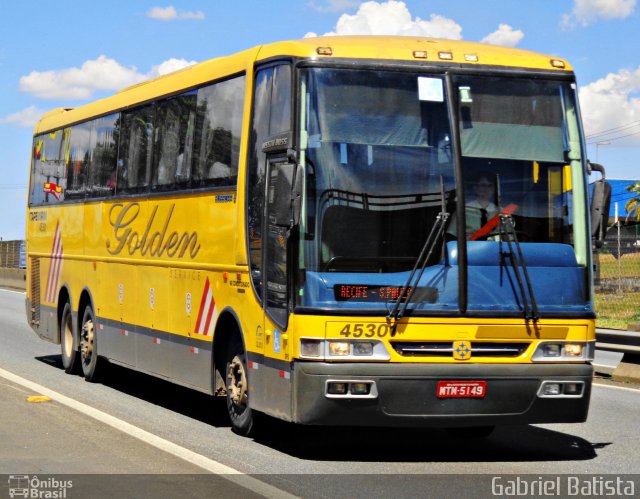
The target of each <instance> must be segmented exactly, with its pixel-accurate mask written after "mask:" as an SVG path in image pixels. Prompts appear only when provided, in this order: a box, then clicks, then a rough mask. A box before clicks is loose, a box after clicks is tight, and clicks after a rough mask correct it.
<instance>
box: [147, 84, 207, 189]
mask: <svg viewBox="0 0 640 499" xmlns="http://www.w3.org/2000/svg"><path fill="white" fill-rule="evenodd" d="M195 112H196V94H195V92H193V93H189V94H185V95H180V96H178V97H174V98H171V99H167V100H164V101H161V102H159V103H158V104H157V105H156V114H155V119H154V134H153V135H154V156H153V158H154V159H153V164H154V168H153V181H152V184H151V186H152V187H153V188H154V189H157V190H163V191H164V190H171V189H173V188H174V187H178V186H179V185H184V184H186V183H187V182H188V181H189V178H190V174H191V152H192V150H193V133H194V124H195Z"/></svg>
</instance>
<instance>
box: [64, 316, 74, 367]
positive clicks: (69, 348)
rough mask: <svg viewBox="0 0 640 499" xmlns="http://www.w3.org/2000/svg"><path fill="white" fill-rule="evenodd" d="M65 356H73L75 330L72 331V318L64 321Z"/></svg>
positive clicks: (68, 317)
mask: <svg viewBox="0 0 640 499" xmlns="http://www.w3.org/2000/svg"><path fill="white" fill-rule="evenodd" d="M63 334H64V354H65V356H66V357H67V358H70V357H71V356H72V355H73V330H72V329H71V317H70V316H69V315H68V316H67V317H65V320H64V333H63Z"/></svg>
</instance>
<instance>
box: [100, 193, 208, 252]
mask: <svg viewBox="0 0 640 499" xmlns="http://www.w3.org/2000/svg"><path fill="white" fill-rule="evenodd" d="M175 207H176V205H175V204H172V205H171V206H170V208H169V211H168V212H167V214H166V216H165V217H164V222H163V223H162V229H161V230H155V231H154V230H153V229H154V225H155V224H154V222H155V219H156V215H157V214H158V205H156V206H154V207H153V210H152V211H151V216H150V217H149V219H148V220H147V223H146V226H145V229H144V232H143V234H142V236H141V235H140V234H139V233H138V232H137V231H135V230H134V229H133V227H132V226H133V224H134V222H136V220H137V219H138V215H140V204H139V203H129V204H127V205H124V204H122V203H116V204H114V205H113V206H112V207H111V210H110V211H109V224H110V225H111V227H112V228H113V243H112V240H111V239H107V241H106V246H107V251H108V252H109V253H111V254H112V255H119V254H120V253H122V251H123V250H124V249H125V248H126V249H127V250H128V253H129V255H131V256H134V255H135V254H136V253H139V254H140V255H141V256H146V255H147V254H149V256H155V257H161V256H162V255H163V254H164V253H165V252H166V253H167V256H168V257H173V256H176V255H177V256H178V258H183V257H184V256H185V254H188V256H189V257H190V258H191V259H193V258H195V257H196V255H197V254H198V252H199V251H200V244H198V233H197V232H195V231H194V232H191V233H189V232H186V231H185V232H183V233H182V234H181V233H179V232H178V231H171V232H169V227H170V225H171V218H172V217H173V211H174V210H175Z"/></svg>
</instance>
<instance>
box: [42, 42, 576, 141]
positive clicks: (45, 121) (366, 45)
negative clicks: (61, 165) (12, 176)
mask: <svg viewBox="0 0 640 499" xmlns="http://www.w3.org/2000/svg"><path fill="white" fill-rule="evenodd" d="M283 56H284V57H286V56H290V57H300V58H310V59H372V60H391V61H414V62H420V61H424V62H425V63H434V62H435V63H448V64H456V65H458V64H460V65H467V66H473V65H482V66H485V67H486V66H497V67H505V68H506V67H512V68H526V69H533V70H556V71H560V72H567V71H571V70H572V68H571V66H570V65H569V63H568V62H567V61H566V60H564V59H561V58H557V57H554V56H550V55H544V54H540V53H537V52H531V51H527V50H521V49H515V48H508V47H501V46H497V45H487V44H482V43H474V42H465V41H459V40H446V39H437V38H421V37H414V36H330V37H313V38H305V39H302V40H291V41H282V42H275V43H269V44H266V45H261V46H258V47H254V48H252V49H249V50H245V51H242V52H238V53H236V54H233V55H230V56H225V57H218V58H215V59H210V60H207V61H204V62H201V63H199V64H195V65H193V66H188V67H186V68H184V69H182V70H179V71H176V72H173V73H170V74H167V75H163V76H160V77H158V78H154V79H152V80H148V81H145V82H142V83H138V84H136V85H133V86H131V87H128V88H125V89H124V90H121V91H119V92H117V93H116V94H114V95H112V96H109V97H106V98H104V99H100V100H97V101H95V102H92V103H90V104H86V105H84V106H81V107H78V108H75V109H71V108H57V109H53V110H51V111H48V112H46V113H45V114H44V115H43V116H42V118H41V119H40V121H39V122H38V123H37V124H36V127H35V130H34V134H36V135H37V134H39V133H43V132H46V131H50V130H55V129H59V128H61V127H65V126H68V125H70V124H74V123H79V122H82V121H84V120H88V119H91V118H94V117H96V116H101V115H106V114H110V113H112V112H117V111H120V110H122V109H127V108H129V107H132V106H136V105H139V104H141V103H144V102H147V101H151V100H153V99H156V98H158V97H162V96H164V95H171V94H174V93H177V92H180V91H182V90H184V89H188V88H194V87H197V86H200V85H202V84H205V83H207V82H209V81H213V80H216V79H219V78H224V77H226V76H230V75H234V74H238V73H241V72H243V71H245V70H246V69H247V67H250V66H251V65H253V63H254V62H256V61H261V60H267V59H271V58H276V57H283Z"/></svg>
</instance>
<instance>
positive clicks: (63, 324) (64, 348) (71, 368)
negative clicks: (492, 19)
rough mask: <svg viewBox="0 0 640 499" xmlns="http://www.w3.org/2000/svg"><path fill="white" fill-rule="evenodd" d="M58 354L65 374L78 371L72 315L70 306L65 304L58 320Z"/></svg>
mask: <svg viewBox="0 0 640 499" xmlns="http://www.w3.org/2000/svg"><path fill="white" fill-rule="evenodd" d="M60 354H61V357H62V367H64V372H66V373H67V374H75V373H76V372H77V371H78V365H79V364H80V362H79V361H78V338H77V336H76V335H75V334H73V314H72V312H71V304H70V303H69V302H66V303H65V304H64V308H63V309H62V316H61V318H60Z"/></svg>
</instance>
